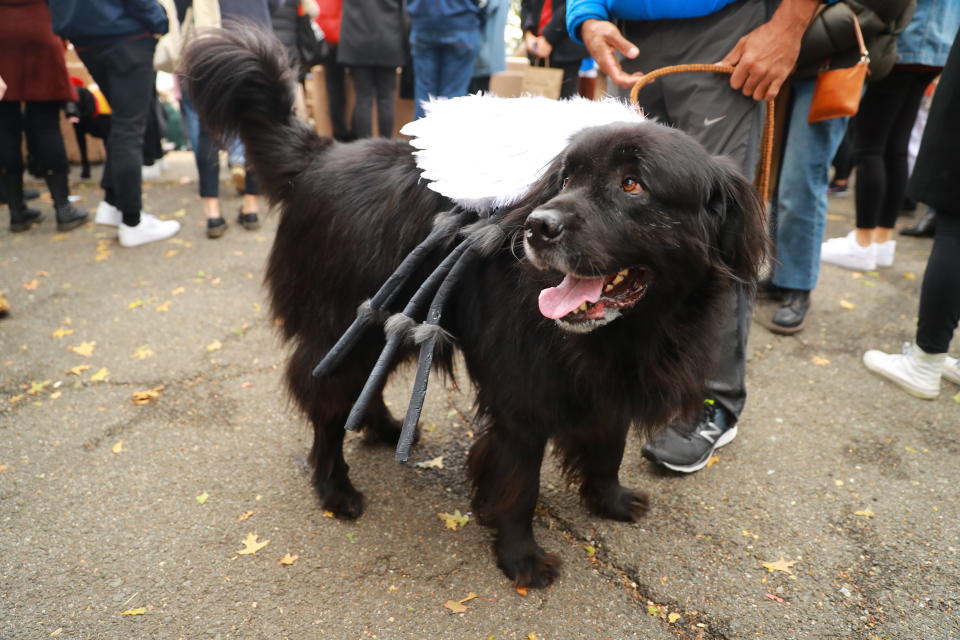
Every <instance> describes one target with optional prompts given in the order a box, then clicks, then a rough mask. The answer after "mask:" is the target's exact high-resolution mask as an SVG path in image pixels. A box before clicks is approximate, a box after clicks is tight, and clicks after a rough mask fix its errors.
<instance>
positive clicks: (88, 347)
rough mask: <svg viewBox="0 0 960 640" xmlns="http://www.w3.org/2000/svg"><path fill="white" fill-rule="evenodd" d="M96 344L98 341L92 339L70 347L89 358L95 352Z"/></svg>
mask: <svg viewBox="0 0 960 640" xmlns="http://www.w3.org/2000/svg"><path fill="white" fill-rule="evenodd" d="M96 346H97V341H96V340H91V341H90V342H81V343H80V344H78V345H77V346H75V347H70V351H73V352H74V353H75V354H77V355H80V356H84V357H87V358H89V357H90V356H91V355H92V354H93V350H94V348H95V347H96Z"/></svg>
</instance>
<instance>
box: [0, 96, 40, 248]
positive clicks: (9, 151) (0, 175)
mask: <svg viewBox="0 0 960 640" xmlns="http://www.w3.org/2000/svg"><path fill="white" fill-rule="evenodd" d="M21 108H22V107H21V104H20V103H19V102H12V101H9V100H8V101H6V102H0V190H2V192H3V198H4V200H5V201H6V203H7V207H8V208H9V209H10V231H12V232H14V233H17V232H20V231H26V230H27V229H29V228H30V225H32V224H33V223H35V222H39V221H40V220H41V219H42V216H41V214H40V212H39V211H37V210H36V209H30V208H28V207H27V204H26V201H25V199H24V194H23V153H22V151H21V147H20V144H21V142H20V141H21V139H22V136H23V114H22V112H21Z"/></svg>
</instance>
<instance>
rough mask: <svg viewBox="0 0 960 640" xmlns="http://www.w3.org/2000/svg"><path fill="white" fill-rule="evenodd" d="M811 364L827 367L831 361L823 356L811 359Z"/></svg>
mask: <svg viewBox="0 0 960 640" xmlns="http://www.w3.org/2000/svg"><path fill="white" fill-rule="evenodd" d="M810 362H812V363H813V364H815V365H817V366H819V367H825V366H827V365H828V364H830V360H829V359H828V358H824V357H823V356H813V357H812V358H810Z"/></svg>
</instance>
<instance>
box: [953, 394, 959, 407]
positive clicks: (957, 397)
mask: <svg viewBox="0 0 960 640" xmlns="http://www.w3.org/2000/svg"><path fill="white" fill-rule="evenodd" d="M953 401H954V402H956V403H957V404H960V393H958V394H957V395H955V396H953Z"/></svg>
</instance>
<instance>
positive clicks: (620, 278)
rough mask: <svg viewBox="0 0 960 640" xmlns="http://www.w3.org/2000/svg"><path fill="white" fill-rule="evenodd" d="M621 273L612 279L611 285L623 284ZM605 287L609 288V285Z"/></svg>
mask: <svg viewBox="0 0 960 640" xmlns="http://www.w3.org/2000/svg"><path fill="white" fill-rule="evenodd" d="M621 273H623V272H622V271H621V272H620V273H618V274H617V277H616V278H614V279H613V282H612V283H611V284H613V285H618V284H620V283H621V282H623V276H622V275H621ZM607 286H609V285H607Z"/></svg>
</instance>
